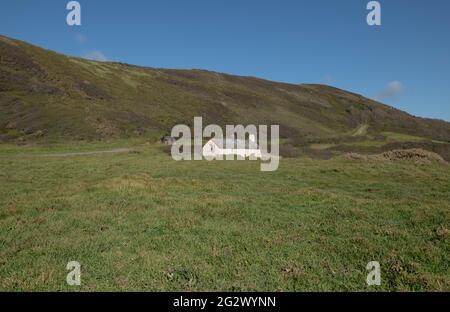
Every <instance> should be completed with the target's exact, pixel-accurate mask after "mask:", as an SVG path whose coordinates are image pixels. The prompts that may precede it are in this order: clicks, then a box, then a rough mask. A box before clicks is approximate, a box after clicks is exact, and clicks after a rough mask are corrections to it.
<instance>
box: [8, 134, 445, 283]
mask: <svg viewBox="0 0 450 312" xmlns="http://www.w3.org/2000/svg"><path fill="white" fill-rule="evenodd" d="M124 144H125V143H124V142H119V143H112V144H105V143H96V144H95V145H83V146H76V145H75V144H66V145H59V146H56V147H16V146H12V145H1V146H0V186H1V187H0V208H1V210H0V290H6V291H20V290H33V291H49V290H62V291H68V290H82V291H95V290H132V291H135V290H149V291H175V290H193V291H200V290H227V291H238V290H242V291H247V290H248V291H250V290H257V291H312V290H318V291H322V290H330V291H332V290H350V291H354V290H361V291H386V290H405V291H419V290H447V291H449V290H450V257H449V254H450V244H449V243H450V234H449V229H450V167H449V166H446V165H443V164H437V163H430V164H417V163H413V162H408V161H398V162H358V161H349V160H344V159H332V160H327V161H324V160H311V159H308V158H297V159H282V160H281V163H280V168H279V170H278V171H276V172H272V173H267V172H260V171H259V163H258V162H252V161H231V162H230V161H228V162H225V161H219V162H206V161H195V162H194V161H190V162H175V161H173V160H172V159H171V158H170V156H168V155H167V154H166V153H164V152H163V151H162V150H161V147H160V146H158V145H153V144H147V145H146V144H138V142H134V143H133V148H134V150H135V151H134V152H126V153H118V154H101V155H86V156H72V157H70V156H69V157H57V156H55V157H50V156H49V155H48V154H51V153H59V152H67V151H80V150H102V149H103V150H107V149H112V148H116V147H127V146H126V145H125V146H124ZM128 144H130V143H128ZM72 260H76V261H79V262H80V263H81V265H82V268H81V270H82V273H81V280H82V285H81V286H79V287H77V286H75V287H70V286H68V285H67V284H66V274H67V273H68V271H67V270H66V264H67V263H68V262H69V261H72ZM372 260H375V261H379V262H380V264H381V274H382V275H381V278H382V285H381V286H380V287H368V286H367V285H366V275H367V273H368V271H367V270H366V265H367V263H368V262H369V261H372Z"/></svg>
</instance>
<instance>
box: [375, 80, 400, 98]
mask: <svg viewBox="0 0 450 312" xmlns="http://www.w3.org/2000/svg"><path fill="white" fill-rule="evenodd" d="M402 91H403V84H402V83H401V82H400V81H398V80H394V81H391V82H389V83H388V85H387V86H386V88H384V89H383V90H382V91H381V92H379V93H378V95H377V96H376V99H378V100H388V99H392V98H395V97H397V96H398V95H399V94H400V93H401V92H402Z"/></svg>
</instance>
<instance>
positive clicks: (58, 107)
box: [0, 36, 450, 145]
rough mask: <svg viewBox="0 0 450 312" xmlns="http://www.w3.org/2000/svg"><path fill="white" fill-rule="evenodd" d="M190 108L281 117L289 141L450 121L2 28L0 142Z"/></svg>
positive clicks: (215, 118) (150, 131) (154, 127)
mask: <svg viewBox="0 0 450 312" xmlns="http://www.w3.org/2000/svg"><path fill="white" fill-rule="evenodd" d="M194 116H203V117H204V119H205V122H207V123H217V124H220V125H224V124H238V123H242V124H249V123H254V124H280V126H281V127H280V130H281V135H282V136H283V137H284V138H288V139H291V140H292V141H293V142H294V143H295V142H297V145H300V144H298V142H302V144H304V143H305V142H317V141H321V140H329V141H330V140H332V141H336V140H337V139H339V140H342V139H344V140H347V141H348V140H353V141H354V140H363V139H364V138H375V137H377V135H379V134H380V133H384V132H390V133H396V134H400V135H409V136H415V137H420V138H422V139H423V140H437V141H444V142H448V141H449V140H450V124H449V123H446V122H443V121H437V120H429V119H422V118H416V117H413V116H410V115H408V114H407V113H405V112H402V111H399V110H396V109H393V108H391V107H388V106H385V105H382V104H380V103H377V102H375V101H372V100H370V99H367V98H364V97H362V96H360V95H357V94H353V93H349V92H345V91H343V90H339V89H336V88H332V87H328V86H322V85H293V84H285V83H277V82H271V81H266V80H262V79H258V78H253V77H238V76H231V75H227V74H221V73H216V72H208V71H203V70H168V69H154V68H142V67H137V66H132V65H127V64H120V63H109V62H95V61H88V60H84V59H79V58H74V57H68V56H65V55H61V54H58V53H55V52H52V51H48V50H44V49H41V48H38V47H36V46H32V45H29V44H27V43H24V42H21V41H17V40H13V39H10V38H6V37H1V36H0V140H1V141H6V142H17V141H22V142H34V141H39V140H41V141H45V142H51V141H61V140H67V139H71V140H72V139H75V140H80V139H86V140H91V139H104V138H119V137H139V136H146V137H158V136H160V135H162V134H165V133H167V132H169V131H170V129H171V128H172V126H173V125H175V124H177V123H187V124H190V123H192V120H193V117H194ZM358 130H359V131H358Z"/></svg>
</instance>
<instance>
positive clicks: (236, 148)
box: [203, 137, 261, 158]
mask: <svg viewBox="0 0 450 312" xmlns="http://www.w3.org/2000/svg"><path fill="white" fill-rule="evenodd" d="M252 139H253V140H252ZM226 155H237V156H242V157H254V158H261V150H260V149H259V147H258V144H257V143H256V142H255V141H254V137H251V141H243V140H237V139H225V140H223V139H211V140H209V141H208V142H207V143H206V144H205V145H204V146H203V157H206V158H220V157H223V156H226Z"/></svg>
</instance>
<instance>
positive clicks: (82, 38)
mask: <svg viewBox="0 0 450 312" xmlns="http://www.w3.org/2000/svg"><path fill="white" fill-rule="evenodd" d="M75 40H76V41H77V42H78V43H85V42H86V41H87V37H86V36H85V35H83V34H80V33H76V34H75Z"/></svg>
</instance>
